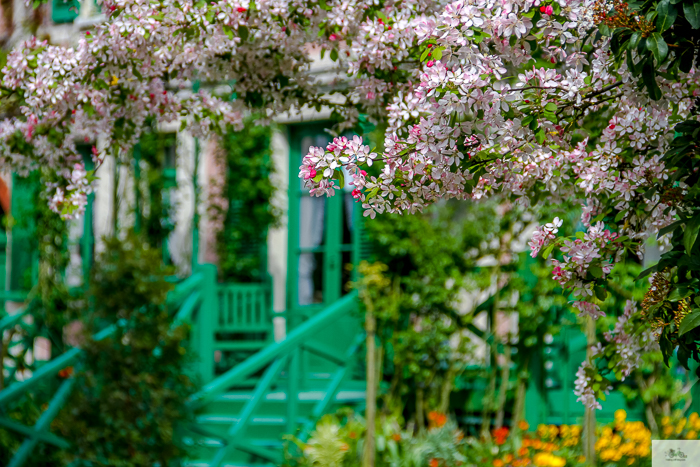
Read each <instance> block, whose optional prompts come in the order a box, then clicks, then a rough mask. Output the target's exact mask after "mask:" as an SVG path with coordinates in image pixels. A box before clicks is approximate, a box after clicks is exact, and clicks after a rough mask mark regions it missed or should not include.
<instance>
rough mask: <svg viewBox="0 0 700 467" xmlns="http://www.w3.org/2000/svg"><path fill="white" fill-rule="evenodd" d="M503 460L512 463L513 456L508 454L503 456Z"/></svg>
mask: <svg viewBox="0 0 700 467" xmlns="http://www.w3.org/2000/svg"><path fill="white" fill-rule="evenodd" d="M503 460H504V461H506V462H512V461H513V454H506V455H505V456H503Z"/></svg>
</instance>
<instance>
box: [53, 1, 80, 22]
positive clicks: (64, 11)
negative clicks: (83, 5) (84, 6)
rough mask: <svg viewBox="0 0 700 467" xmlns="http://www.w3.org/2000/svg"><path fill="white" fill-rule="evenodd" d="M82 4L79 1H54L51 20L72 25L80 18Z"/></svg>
mask: <svg viewBox="0 0 700 467" xmlns="http://www.w3.org/2000/svg"><path fill="white" fill-rule="evenodd" d="M79 11H80V2H78V0H52V1H51V20H52V21H53V22H54V23H58V24H61V23H72V22H73V21H75V18H77V17H78V14H79Z"/></svg>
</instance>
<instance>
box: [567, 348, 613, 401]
mask: <svg viewBox="0 0 700 467" xmlns="http://www.w3.org/2000/svg"><path fill="white" fill-rule="evenodd" d="M597 375H598V372H597V371H596V369H595V368H594V367H593V365H592V364H591V362H590V361H589V360H585V361H584V362H583V363H581V365H580V366H579V367H578V370H577V371H576V380H575V381H574V394H575V395H576V396H577V399H576V400H577V401H578V402H581V403H583V405H585V406H586V407H589V408H591V409H597V410H601V409H602V408H603V407H602V406H601V405H600V402H599V401H598V396H599V395H600V394H609V393H610V389H611V386H610V385H609V384H608V383H607V382H606V381H605V379H600V380H599V381H597V380H596V378H595V377H596V376H597ZM596 384H597V385H598V386H599V389H597V390H596V389H594V388H595V387H596Z"/></svg>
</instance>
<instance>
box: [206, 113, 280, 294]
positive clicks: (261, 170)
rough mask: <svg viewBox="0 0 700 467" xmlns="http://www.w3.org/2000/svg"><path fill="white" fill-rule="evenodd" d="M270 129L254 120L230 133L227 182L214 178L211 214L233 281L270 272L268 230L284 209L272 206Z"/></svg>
mask: <svg viewBox="0 0 700 467" xmlns="http://www.w3.org/2000/svg"><path fill="white" fill-rule="evenodd" d="M271 135H272V130H271V129H270V127H263V126H258V125H255V122H254V119H249V120H248V121H247V124H246V125H245V128H244V129H243V130H242V131H233V130H232V129H230V131H229V132H228V133H227V134H226V136H225V137H223V138H222V139H221V141H220V143H221V150H220V152H219V157H220V160H219V164H220V165H221V166H222V168H223V169H224V177H223V180H221V179H219V180H213V181H212V183H213V185H214V190H213V193H212V194H211V196H210V200H209V212H210V215H211V217H212V218H213V219H214V221H215V223H216V224H218V230H217V234H216V243H217V247H216V252H217V255H218V258H219V271H220V277H221V278H222V279H224V280H227V281H233V282H256V281H259V280H261V279H262V275H263V274H264V271H265V266H266V265H265V264H264V263H263V261H264V257H265V256H264V251H265V240H266V234H267V231H268V229H269V228H270V227H271V226H273V225H275V223H276V222H277V221H278V219H279V217H280V212H279V210H278V209H276V208H275V207H274V206H272V205H271V203H270V201H271V200H272V198H273V196H274V194H275V186H274V185H273V183H272V180H271V179H270V176H271V175H272V174H273V173H274V167H273V164H272V160H271V150H270V143H271Z"/></svg>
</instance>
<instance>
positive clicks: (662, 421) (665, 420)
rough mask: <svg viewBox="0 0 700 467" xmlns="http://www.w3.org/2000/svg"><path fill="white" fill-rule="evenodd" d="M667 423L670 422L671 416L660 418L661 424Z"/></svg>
mask: <svg viewBox="0 0 700 467" xmlns="http://www.w3.org/2000/svg"><path fill="white" fill-rule="evenodd" d="M669 423H671V417H669V416H666V417H664V418H662V419H661V424H662V425H664V426H666V425H668V424H669Z"/></svg>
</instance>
